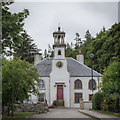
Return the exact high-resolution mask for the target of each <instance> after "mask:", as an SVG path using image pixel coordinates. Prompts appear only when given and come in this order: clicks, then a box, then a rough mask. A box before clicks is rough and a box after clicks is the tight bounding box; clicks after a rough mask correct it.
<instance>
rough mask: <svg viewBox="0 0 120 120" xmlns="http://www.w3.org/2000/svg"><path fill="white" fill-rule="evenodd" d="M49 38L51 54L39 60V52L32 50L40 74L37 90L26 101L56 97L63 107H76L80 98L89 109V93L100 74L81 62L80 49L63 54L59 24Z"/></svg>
mask: <svg viewBox="0 0 120 120" xmlns="http://www.w3.org/2000/svg"><path fill="white" fill-rule="evenodd" d="M53 38H54V44H53V49H54V57H53V58H51V57H50V58H44V59H43V60H41V54H40V53H36V54H35V66H36V67H37V68H38V72H39V74H40V82H39V84H38V86H37V87H38V90H39V92H40V94H39V95H38V96H35V95H31V97H30V101H31V102H33V103H37V102H47V104H48V106H51V105H52V104H53V102H54V101H56V102H57V103H58V105H60V106H64V107H65V108H78V107H80V99H82V100H83V103H84V108H85V109H90V108H91V107H92V103H91V100H92V96H93V94H95V93H96V92H98V91H99V87H98V86H99V84H100V82H101V77H102V74H100V73H98V72H97V71H95V70H92V69H91V68H90V67H88V66H86V65H85V64H84V56H83V55H82V53H81V51H79V53H78V54H77V56H76V59H74V58H72V57H66V56H65V49H66V44H65V32H64V31H61V28H60V27H58V30H57V31H56V32H53ZM91 72H92V77H91Z"/></svg>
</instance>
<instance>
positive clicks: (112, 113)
mask: <svg viewBox="0 0 120 120" xmlns="http://www.w3.org/2000/svg"><path fill="white" fill-rule="evenodd" d="M93 111H95V112H99V113H103V114H107V115H112V116H116V117H120V113H115V112H108V111H103V110H93Z"/></svg>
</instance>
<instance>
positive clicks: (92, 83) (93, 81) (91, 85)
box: [89, 79, 96, 89]
mask: <svg viewBox="0 0 120 120" xmlns="http://www.w3.org/2000/svg"><path fill="white" fill-rule="evenodd" d="M92 88H93V89H96V82H95V80H94V79H92V80H90V81H89V89H92Z"/></svg>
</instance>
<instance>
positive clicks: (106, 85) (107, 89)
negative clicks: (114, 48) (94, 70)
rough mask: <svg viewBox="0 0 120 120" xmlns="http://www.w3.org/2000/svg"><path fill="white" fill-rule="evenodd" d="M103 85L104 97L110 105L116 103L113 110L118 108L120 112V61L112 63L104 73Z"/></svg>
mask: <svg viewBox="0 0 120 120" xmlns="http://www.w3.org/2000/svg"><path fill="white" fill-rule="evenodd" d="M102 79H103V86H102V90H103V93H104V98H105V100H106V103H108V106H110V104H111V100H112V104H113V102H114V103H115V104H114V105H115V106H112V109H113V110H115V109H116V110H117V111H116V112H120V111H119V109H120V105H119V102H120V62H114V63H112V64H111V65H110V66H109V67H108V69H107V70H106V71H105V72H104V74H103V77H102Z"/></svg>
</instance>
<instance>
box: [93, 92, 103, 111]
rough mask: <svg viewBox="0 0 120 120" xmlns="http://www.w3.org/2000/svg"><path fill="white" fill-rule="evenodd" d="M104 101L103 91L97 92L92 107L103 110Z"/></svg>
mask: <svg viewBox="0 0 120 120" xmlns="http://www.w3.org/2000/svg"><path fill="white" fill-rule="evenodd" d="M102 103H103V94H102V93H101V92H97V93H95V94H94V95H93V97H92V109H94V110H101V105H102Z"/></svg>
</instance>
